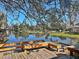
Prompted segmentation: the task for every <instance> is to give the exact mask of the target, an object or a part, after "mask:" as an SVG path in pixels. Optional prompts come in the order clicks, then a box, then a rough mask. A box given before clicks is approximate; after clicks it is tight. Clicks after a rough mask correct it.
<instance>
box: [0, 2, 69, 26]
mask: <svg viewBox="0 0 79 59" xmlns="http://www.w3.org/2000/svg"><path fill="white" fill-rule="evenodd" d="M58 3H59V1H57V2H56V4H57V5H56V8H58V9H60V4H58ZM43 6H44V7H45V9H46V10H49V9H50V8H55V6H54V2H52V3H50V4H43ZM0 11H2V12H4V13H6V11H5V10H4V7H3V6H0ZM65 18H66V19H68V17H67V16H66V15H65V16H63V17H62V19H65ZM24 19H25V16H24V15H23V14H21V13H20V14H19V19H18V20H19V22H20V23H22V22H23V20H24ZM29 19H30V18H29ZM7 20H8V22H7V23H8V24H9V25H11V24H16V23H19V22H18V21H17V20H14V19H13V17H12V15H10V16H9V17H7ZM29 21H30V22H29ZM29 21H28V20H27V18H26V23H28V24H29V25H31V24H32V25H36V24H37V23H36V21H35V20H34V19H30V20H29ZM30 23H31V24H30Z"/></svg>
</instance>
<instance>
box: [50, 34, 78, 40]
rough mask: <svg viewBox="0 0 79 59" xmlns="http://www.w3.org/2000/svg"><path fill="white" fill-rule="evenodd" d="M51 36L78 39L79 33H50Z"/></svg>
mask: <svg viewBox="0 0 79 59" xmlns="http://www.w3.org/2000/svg"><path fill="white" fill-rule="evenodd" d="M50 35H51V36H55V37H61V38H66V37H68V38H75V39H79V34H65V33H51V34H50Z"/></svg>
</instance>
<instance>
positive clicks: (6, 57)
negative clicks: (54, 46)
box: [0, 48, 70, 59]
mask: <svg viewBox="0 0 79 59" xmlns="http://www.w3.org/2000/svg"><path fill="white" fill-rule="evenodd" d="M37 50H38V51H37ZM37 50H32V51H31V52H30V53H29V54H27V52H26V51H24V52H19V53H18V52H13V51H7V52H1V53H0V59H70V57H69V56H67V55H62V56H60V57H58V56H57V55H56V51H50V50H48V49H45V48H41V49H37Z"/></svg>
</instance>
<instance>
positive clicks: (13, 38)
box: [6, 34, 72, 45]
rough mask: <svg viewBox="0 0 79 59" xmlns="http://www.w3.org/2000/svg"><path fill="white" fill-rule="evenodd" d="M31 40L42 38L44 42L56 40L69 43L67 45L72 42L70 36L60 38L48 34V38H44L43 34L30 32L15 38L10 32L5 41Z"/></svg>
mask: <svg viewBox="0 0 79 59" xmlns="http://www.w3.org/2000/svg"><path fill="white" fill-rule="evenodd" d="M33 40H44V41H46V42H50V41H57V42H60V43H64V44H69V45H70V44H71V43H72V40H71V39H70V38H65V39H61V38H59V37H51V36H48V38H47V39H46V38H45V36H41V37H36V36H35V35H33V34H30V35H28V36H26V37H23V36H19V37H18V38H16V36H15V35H14V34H10V35H9V36H8V41H7V42H6V43H13V42H21V41H33Z"/></svg>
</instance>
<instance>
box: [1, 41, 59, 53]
mask: <svg viewBox="0 0 79 59" xmlns="http://www.w3.org/2000/svg"><path fill="white" fill-rule="evenodd" d="M51 46H52V47H51ZM40 47H51V48H58V46H57V45H54V44H51V43H50V42H44V41H41V40H37V41H30V42H19V43H4V44H0V52H3V51H10V50H16V49H18V48H21V49H22V50H25V49H34V48H40Z"/></svg>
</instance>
